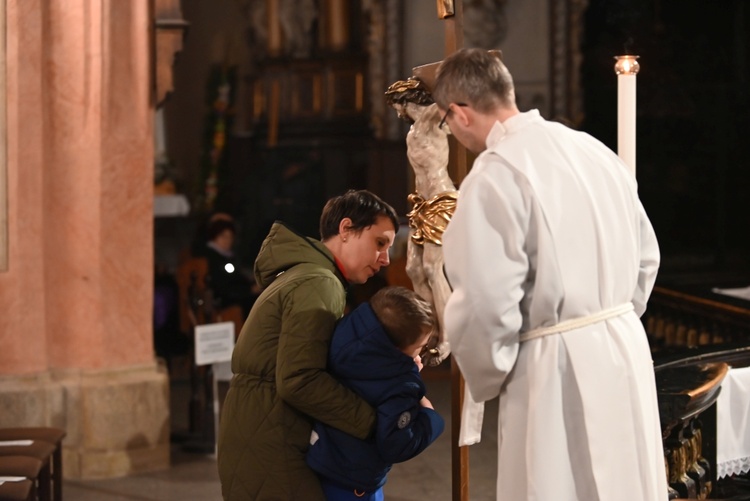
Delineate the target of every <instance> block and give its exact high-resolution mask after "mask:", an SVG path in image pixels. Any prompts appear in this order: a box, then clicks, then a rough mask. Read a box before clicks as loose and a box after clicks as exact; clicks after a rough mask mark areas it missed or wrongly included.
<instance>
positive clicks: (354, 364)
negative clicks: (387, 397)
mask: <svg viewBox="0 0 750 501" xmlns="http://www.w3.org/2000/svg"><path fill="white" fill-rule="evenodd" d="M329 366H330V367H331V368H332V371H333V372H334V374H335V375H336V376H337V377H339V378H347V379H359V380H383V379H388V378H392V377H394V374H403V373H405V372H407V373H408V372H411V371H414V372H418V370H417V366H416V364H415V363H414V360H412V359H411V358H410V357H409V356H408V355H406V354H404V353H403V352H402V351H401V350H399V349H398V348H397V347H396V346H395V345H394V344H393V343H392V342H391V340H390V339H389V338H388V334H386V332H385V330H384V329H383V326H382V325H381V323H380V321H379V320H378V318H377V317H376V316H375V312H374V311H373V310H372V307H371V306H370V304H369V303H362V304H360V305H359V306H357V308H355V309H354V310H353V311H352V312H351V313H350V314H349V315H346V316H344V318H342V319H341V320H340V321H339V323H338V324H337V325H336V330H335V331H334V334H333V339H332V340H331V348H330V350H329ZM363 367H367V370H366V371H363V370H362V368H363Z"/></svg>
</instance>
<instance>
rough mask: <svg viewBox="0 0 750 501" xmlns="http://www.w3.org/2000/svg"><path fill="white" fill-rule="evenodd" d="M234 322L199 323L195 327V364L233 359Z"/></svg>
mask: <svg viewBox="0 0 750 501" xmlns="http://www.w3.org/2000/svg"><path fill="white" fill-rule="evenodd" d="M232 350H234V322H220V323H217V324H205V325H199V326H197V327H196V328H195V365H208V364H214V363H216V362H229V361H230V360H232Z"/></svg>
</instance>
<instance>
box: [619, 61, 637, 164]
mask: <svg viewBox="0 0 750 501" xmlns="http://www.w3.org/2000/svg"><path fill="white" fill-rule="evenodd" d="M615 60H616V61H617V63H615V73H616V74H617V154H618V155H619V156H620V158H621V159H622V160H623V161H624V162H625V163H626V164H627V166H628V167H629V168H630V171H631V172H632V173H633V175H635V75H636V74H637V73H638V70H639V69H640V65H639V64H638V61H637V60H638V56H632V55H627V56H616V57H615Z"/></svg>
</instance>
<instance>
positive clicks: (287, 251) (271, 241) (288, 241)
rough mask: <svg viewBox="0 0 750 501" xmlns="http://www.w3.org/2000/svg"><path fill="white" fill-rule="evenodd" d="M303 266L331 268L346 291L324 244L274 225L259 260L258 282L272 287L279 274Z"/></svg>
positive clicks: (341, 276) (264, 243)
mask: <svg viewBox="0 0 750 501" xmlns="http://www.w3.org/2000/svg"><path fill="white" fill-rule="evenodd" d="M301 263H311V264H315V265H319V266H322V267H325V268H329V269H331V270H332V271H333V272H334V273H335V274H336V276H337V277H338V278H339V280H341V282H342V283H343V284H344V287H345V288H346V287H347V286H348V283H347V281H346V280H345V279H344V276H343V275H342V274H341V271H340V270H339V269H338V266H336V262H335V261H334V258H333V254H332V253H331V251H330V250H328V248H327V247H326V246H325V245H323V243H322V242H321V241H319V240H316V239H314V238H310V237H305V236H303V235H300V234H298V233H296V232H295V231H294V230H292V229H291V228H289V227H287V226H285V225H284V223H282V222H279V221H277V222H275V223H273V226H271V231H269V232H268V236H266V238H265V240H263V245H262V246H261V248H260V252H258V257H257V258H256V259H255V266H254V273H255V281H256V282H257V283H258V284H259V285H260V286H261V287H263V288H265V287H268V286H269V285H270V284H271V282H273V281H274V280H275V279H276V277H277V276H278V274H279V273H281V272H283V271H286V270H288V269H289V268H291V267H292V266H295V265H297V264H301Z"/></svg>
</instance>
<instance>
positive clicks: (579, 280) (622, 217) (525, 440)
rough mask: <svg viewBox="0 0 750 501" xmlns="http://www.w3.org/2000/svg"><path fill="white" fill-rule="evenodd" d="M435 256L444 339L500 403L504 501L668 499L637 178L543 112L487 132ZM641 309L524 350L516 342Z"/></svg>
mask: <svg viewBox="0 0 750 501" xmlns="http://www.w3.org/2000/svg"><path fill="white" fill-rule="evenodd" d="M486 142H487V150H485V151H484V152H483V153H482V154H481V155H479V157H478V158H477V159H476V161H475V162H474V166H473V167H472V169H471V171H470V172H469V174H468V175H467V176H466V178H465V179H464V181H463V183H462V185H461V187H460V188H461V192H460V195H459V198H458V204H457V208H456V211H455V213H454V215H453V218H452V220H451V222H450V224H449V225H448V229H447V231H446V232H445V234H444V241H443V252H444V256H445V267H446V272H447V276H448V279H449V281H450V283H451V286H452V287H453V293H452V294H451V296H450V298H449V299H448V303H447V305H446V308H445V324H446V337H447V340H448V342H449V343H450V346H451V350H452V354H453V356H454V358H455V359H456V361H457V363H458V365H459V367H460V369H461V372H462V373H463V376H464V378H465V380H466V383H467V387H468V389H469V391H470V393H471V396H472V397H473V398H474V400H476V401H477V402H483V401H486V400H488V399H491V398H493V397H496V396H498V395H499V397H500V400H499V418H498V422H499V424H498V426H499V430H498V485H497V499H498V500H511V501H519V500H539V501H548V500H552V499H554V500H582V501H595V500H603V501H617V500H623V501H625V500H627V501H631V500H633V499H638V500H642V501H651V500H654V501H657V500H658V501H664V500H666V499H667V484H666V476H665V469H664V455H663V450H662V441H661V430H660V425H659V411H658V405H657V400H656V385H655V379H654V370H653V361H652V359H651V354H650V350H649V345H648V342H647V339H646V335H645V332H644V329H643V326H642V324H641V322H640V319H639V316H640V315H642V314H643V312H644V310H645V307H646V302H647V300H648V296H649V294H650V293H651V289H652V287H653V284H654V280H655V278H656V272H657V269H658V265H659V247H658V244H657V241H656V237H655V235H654V231H653V228H652V226H651V223H650V221H649V220H648V218H647V216H646V214H645V212H644V210H643V206H642V205H641V203H640V201H639V199H638V194H637V186H636V182H635V179H634V178H633V176H632V175H631V174H630V173H629V171H628V169H627V167H626V166H625V164H624V163H623V162H621V161H620V159H619V158H618V157H617V156H616V155H615V154H614V153H613V152H612V151H611V150H609V149H608V148H606V147H605V146H604V145H603V144H601V143H600V142H599V141H597V140H596V139H594V138H592V137H591V136H589V135H587V134H584V133H581V132H576V131H573V130H571V129H569V128H566V127H564V126H563V125H561V124H558V123H554V122H548V121H546V120H544V119H543V118H542V117H541V116H540V115H539V113H538V112H537V111H536V110H533V111H530V112H527V113H522V114H520V115H517V116H514V117H512V118H510V119H508V120H506V121H505V122H503V123H502V124H500V123H496V124H495V126H494V127H493V129H492V131H491V132H490V134H489V135H488V137H487V141H486ZM627 302H632V304H633V305H634V308H635V312H632V311H631V312H630V313H626V314H624V315H621V316H618V317H615V318H613V319H610V320H605V321H602V322H599V323H595V324H592V325H588V326H585V327H582V328H579V329H574V330H571V331H568V332H564V333H561V334H552V335H549V336H545V337H541V338H537V339H533V340H530V341H528V342H525V343H523V344H519V342H518V337H519V333H520V332H527V331H530V330H532V329H535V328H538V327H542V326H550V325H555V324H557V323H559V322H561V321H564V320H569V319H574V318H580V317H586V316H588V315H591V314H595V313H598V312H600V311H602V310H605V309H607V308H612V307H615V306H618V305H621V304H624V303H627Z"/></svg>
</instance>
